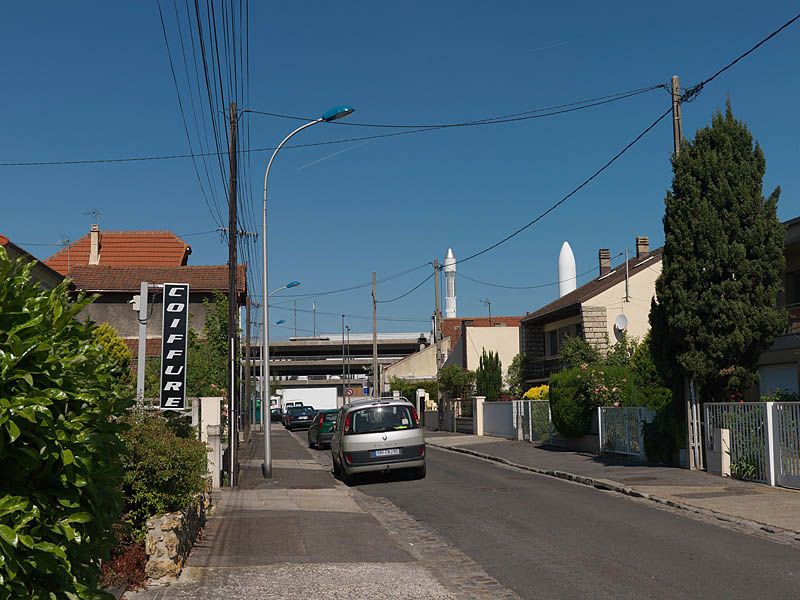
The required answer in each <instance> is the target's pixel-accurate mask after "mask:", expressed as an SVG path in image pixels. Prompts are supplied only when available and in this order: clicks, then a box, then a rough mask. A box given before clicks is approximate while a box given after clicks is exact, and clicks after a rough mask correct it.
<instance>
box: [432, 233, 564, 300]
mask: <svg viewBox="0 0 800 600" xmlns="http://www.w3.org/2000/svg"><path fill="white" fill-rule="evenodd" d="M445 264H447V261H445ZM576 287H577V276H576V275H575V255H574V254H573V253H572V248H571V247H570V245H569V242H564V243H563V244H562V245H561V252H559V253H558V297H559V298H561V297H562V296H565V295H567V294H569V293H570V292H572V291H574V290H575V288H576Z"/></svg>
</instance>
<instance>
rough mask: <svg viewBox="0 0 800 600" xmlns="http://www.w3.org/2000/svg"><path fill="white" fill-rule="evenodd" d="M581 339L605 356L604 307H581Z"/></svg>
mask: <svg viewBox="0 0 800 600" xmlns="http://www.w3.org/2000/svg"><path fill="white" fill-rule="evenodd" d="M581 320H582V322H583V337H584V339H585V340H586V341H587V342H589V343H590V344H592V346H594V347H595V348H597V349H598V350H600V353H601V354H602V355H603V356H605V355H606V353H607V352H608V324H607V317H606V308H605V306H585V305H581Z"/></svg>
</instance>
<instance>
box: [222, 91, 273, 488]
mask: <svg viewBox="0 0 800 600" xmlns="http://www.w3.org/2000/svg"><path fill="white" fill-rule="evenodd" d="M229 116H230V140H229V145H228V157H229V161H228V166H229V169H230V171H229V176H228V349H229V352H230V354H229V356H228V372H229V374H230V377H229V381H228V454H229V455H230V484H231V487H233V486H234V485H235V484H236V481H235V479H236V464H237V457H236V454H237V452H236V450H237V445H238V443H239V432H238V431H237V429H238V428H237V411H238V408H239V402H238V400H239V398H238V396H239V393H238V392H239V386H238V381H237V379H238V378H237V376H236V375H237V368H236V354H237V350H238V348H239V344H238V343H237V337H238V336H237V331H236V329H237V327H236V322H237V319H236V313H237V312H238V302H237V297H236V295H237V290H236V262H237V257H236V241H237V240H238V235H237V234H238V231H239V227H238V225H237V223H236V187H237V180H236V173H237V167H236V146H237V137H236V134H237V132H236V127H237V125H238V116H239V115H238V112H237V110H236V103H235V102H231V106H230V115H229ZM266 301H267V300H266V298H265V299H264V302H266Z"/></svg>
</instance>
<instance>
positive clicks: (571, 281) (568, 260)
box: [558, 242, 577, 298]
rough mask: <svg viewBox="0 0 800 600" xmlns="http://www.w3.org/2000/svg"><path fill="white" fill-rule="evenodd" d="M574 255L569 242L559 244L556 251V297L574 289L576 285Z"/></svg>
mask: <svg viewBox="0 0 800 600" xmlns="http://www.w3.org/2000/svg"><path fill="white" fill-rule="evenodd" d="M575 272H576V271H575V255H574V254H573V253H572V248H570V245H569V242H564V243H563V244H562V245H561V252H559V253H558V297H559V298H561V297H562V296H565V295H567V294H569V293H570V292H572V291H574V290H575V288H576V287H577V277H576V275H575Z"/></svg>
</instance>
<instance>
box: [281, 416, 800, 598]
mask: <svg viewBox="0 0 800 600" xmlns="http://www.w3.org/2000/svg"><path fill="white" fill-rule="evenodd" d="M296 435H297V437H298V438H300V439H301V440H304V439H305V432H298V433H297V434H296ZM314 453H315V454H316V455H317V456H318V457H319V458H321V459H323V460H327V461H328V462H329V455H330V453H329V452H327V451H322V452H321V451H316V452H314ZM358 488H359V489H360V490H361V491H362V492H364V493H365V494H368V495H371V496H375V497H379V498H386V499H388V500H390V501H392V502H393V503H394V504H396V505H397V506H398V507H400V508H401V509H403V510H404V511H406V512H407V513H409V514H410V515H411V516H413V517H414V518H416V519H418V520H420V521H422V522H424V523H425V524H427V525H428V526H430V527H432V528H433V529H434V530H435V531H436V532H437V533H438V534H440V535H441V536H442V537H443V538H445V539H446V540H447V541H449V542H450V543H451V544H453V545H454V546H455V547H457V548H458V549H459V550H461V551H462V552H464V553H465V554H466V555H467V556H469V557H470V558H472V559H473V560H474V561H475V562H477V563H478V564H480V565H481V566H482V567H483V569H485V571H486V572H487V573H488V574H489V575H491V576H493V577H495V578H496V579H497V580H498V581H500V583H502V584H503V585H505V586H506V587H508V588H510V589H512V590H514V591H515V592H516V593H517V594H519V595H520V596H522V597H524V598H543V597H547V598H553V597H590V598H603V597H605V598H642V597H651V598H690V597H691V598H757V597H758V598H798V597H800V550H798V549H797V548H795V547H792V546H786V545H782V544H778V543H775V542H771V541H768V540H765V539H761V538H758V537H754V536H751V535H747V534H744V533H740V532H737V531H733V530H730V529H726V528H724V527H720V526H717V525H714V524H710V523H704V522H701V521H698V520H695V519H693V518H688V517H685V516H680V515H679V514H676V513H673V512H668V511H665V510H661V509H658V508H655V507H652V506H650V505H648V504H647V503H646V502H645V501H636V500H631V499H629V498H626V497H623V496H620V495H617V494H613V493H609V492H604V491H601V490H595V489H593V488H588V487H585V486H581V485H577V484H572V483H569V482H565V481H559V480H554V479H552V478H548V477H542V476H539V475H535V474H530V473H524V472H520V471H516V470H513V469H509V468H505V467H502V466H500V465H497V464H494V463H488V462H485V461H482V460H479V459H475V458H472V457H468V456H463V455H460V454H455V453H451V452H446V451H443V450H438V449H434V448H430V447H429V453H428V476H427V478H426V479H425V480H422V481H414V480H410V479H408V478H404V477H398V476H389V477H385V476H369V477H365V478H362V479H361V480H359V483H358Z"/></svg>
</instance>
